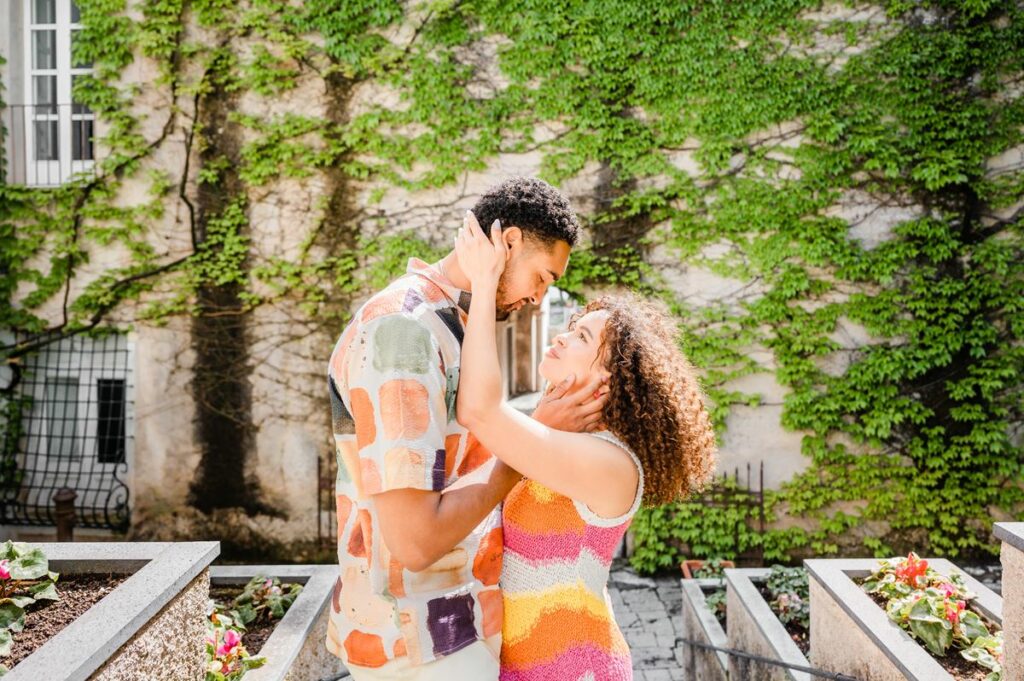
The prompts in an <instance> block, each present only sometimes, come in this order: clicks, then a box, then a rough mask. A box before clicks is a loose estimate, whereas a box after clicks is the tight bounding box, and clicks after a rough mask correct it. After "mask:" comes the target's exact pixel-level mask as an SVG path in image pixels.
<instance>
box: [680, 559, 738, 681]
mask: <svg viewBox="0 0 1024 681" xmlns="http://www.w3.org/2000/svg"><path fill="white" fill-rule="evenodd" d="M680 583H681V585H682V590H683V614H682V617H683V636H685V637H686V638H688V639H691V640H693V641H697V642H699V643H704V644H707V645H713V646H718V647H725V646H726V641H727V639H726V635H725V630H724V629H722V625H721V624H719V623H718V620H717V619H716V618H715V615H714V613H713V612H711V609H710V608H708V606H707V603H706V601H705V594H707V593H708V592H709V591H712V590H713V589H716V588H721V587H722V586H724V584H723V582H722V580H719V579H683V580H680ZM730 616H731V615H730ZM682 649H683V672H684V673H683V678H686V679H701V681H725V679H727V678H729V677H728V673H727V669H728V665H729V658H728V656H727V655H726V654H725V653H723V652H718V651H713V650H706V649H703V648H697V647H695V646H691V645H687V644H685V643H684V644H683V646H682Z"/></svg>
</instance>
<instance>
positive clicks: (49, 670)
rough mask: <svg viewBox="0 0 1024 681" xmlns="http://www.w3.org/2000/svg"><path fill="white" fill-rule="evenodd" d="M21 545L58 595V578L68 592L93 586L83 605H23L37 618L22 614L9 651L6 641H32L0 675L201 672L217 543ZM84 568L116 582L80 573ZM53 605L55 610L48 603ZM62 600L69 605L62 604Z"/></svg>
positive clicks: (78, 678)
mask: <svg viewBox="0 0 1024 681" xmlns="http://www.w3.org/2000/svg"><path fill="white" fill-rule="evenodd" d="M29 546H31V547H37V548H40V549H41V550H42V551H43V553H44V554H45V556H46V557H47V559H48V560H49V570H50V571H53V572H56V573H59V578H58V579H57V588H58V594H61V591H60V589H61V587H63V586H64V585H65V584H66V585H71V588H72V590H73V592H74V593H79V591H78V589H79V587H81V588H82V590H83V591H86V592H91V596H87V597H88V598H92V599H93V603H92V604H91V606H90V607H83V606H85V604H84V603H73V602H72V600H73V599H72V598H70V597H68V596H64V595H63V594H62V595H61V602H65V601H66V602H67V605H66V606H60V604H59V603H56V604H53V605H47V606H45V607H42V606H41V607H39V608H36V609H35V613H30V614H33V615H34V614H40V615H41V613H44V612H45V613H46V615H45V617H41V618H40V619H39V620H38V622H30V621H29V619H30V614H26V627H25V630H24V631H21V632H15V633H14V636H13V639H14V641H13V644H12V652H13V650H14V647H13V646H19V645H28V644H31V642H33V641H34V642H36V643H37V644H38V645H37V647H35V649H34V650H32V651H31V652H28V651H25V652H26V653H27V654H25V655H24V656H23V657H20V659H19V661H18V664H17V666H15V667H14V668H13V669H11V671H10V672H9V673H8V674H7V675H6V676H4V681H8V680H9V681H22V680H24V681H39V679H46V680H47V681H62V680H67V681H85V680H86V679H115V678H146V679H147V681H149V680H151V679H152V680H158V679H167V680H168V681H172V680H173V681H178V680H180V679H199V678H202V676H203V673H204V665H203V663H204V651H203V622H204V619H205V608H206V602H207V600H208V598H207V594H208V591H209V573H208V571H207V568H208V566H209V564H210V563H211V562H212V561H213V559H214V558H215V557H216V556H217V554H218V553H219V551H220V546H219V544H218V543H217V542H181V543H162V542H148V543H127V542H93V543H90V542H83V543H54V544H30V545H29ZM85 575H92V576H94V577H95V576H97V575H99V576H101V577H102V578H106V577H108V576H112V577H113V579H114V580H120V581H118V582H117V583H116V584H114V583H113V582H112V581H111V580H104V579H99V580H97V579H94V578H91V577H86V578H85V579H80V577H81V576H85ZM69 595H70V594H69ZM55 605H56V606H58V609H57V610H51V608H53V607H54V606H55ZM68 606H70V607H71V608H72V610H70V611H69V610H65V609H64V608H65V607H68ZM29 609H32V606H29ZM51 617H52V620H53V621H52V622H51ZM37 623H38V624H40V625H41V626H44V627H46V629H45V634H44V635H45V636H46V640H43V636H44V635H40V634H39V632H36V631H35V629H36V627H35V624H37ZM30 625H31V626H30ZM58 627H59V629H58ZM19 641H20V642H19Z"/></svg>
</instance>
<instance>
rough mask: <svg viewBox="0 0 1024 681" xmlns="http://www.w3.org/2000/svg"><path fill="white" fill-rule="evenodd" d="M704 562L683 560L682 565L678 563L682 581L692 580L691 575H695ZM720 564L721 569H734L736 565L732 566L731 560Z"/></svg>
mask: <svg viewBox="0 0 1024 681" xmlns="http://www.w3.org/2000/svg"><path fill="white" fill-rule="evenodd" d="M705 562H707V561H703V560H684V561H683V562H682V563H680V565H679V567H680V568H682V570H683V579H693V578H694V577H693V573H695V572H696V571H697V570H699V569H701V568H702V567H704V563H705ZM720 562H721V563H722V567H723V568H733V567H736V565H735V564H733V561H731V560H723V561H720Z"/></svg>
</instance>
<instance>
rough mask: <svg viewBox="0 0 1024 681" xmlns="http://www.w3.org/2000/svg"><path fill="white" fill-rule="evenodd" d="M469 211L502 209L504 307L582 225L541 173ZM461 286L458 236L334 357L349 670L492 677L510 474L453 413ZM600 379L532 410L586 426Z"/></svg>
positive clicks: (416, 264) (379, 302) (558, 264)
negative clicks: (503, 509)
mask: <svg viewBox="0 0 1024 681" xmlns="http://www.w3.org/2000/svg"><path fill="white" fill-rule="evenodd" d="M473 213H474V214H475V215H476V217H477V219H478V220H479V221H480V222H481V224H484V225H491V224H492V223H494V222H495V221H496V220H499V221H500V224H501V225H502V227H503V231H502V238H503V239H504V240H505V242H506V244H507V245H508V247H509V250H510V259H509V263H508V266H507V267H506V270H505V273H504V275H503V277H502V280H501V282H500V285H499V289H498V292H497V301H496V302H497V309H498V317H499V319H503V318H506V317H508V315H509V314H510V313H511V312H513V311H515V310H518V309H519V308H521V307H522V306H523V305H524V304H526V303H527V302H530V303H533V304H537V303H539V302H540V301H541V299H542V298H543V297H544V293H545V292H546V291H547V288H548V286H550V285H551V284H553V283H554V282H556V281H557V280H558V279H559V278H560V277H561V276H562V275H563V273H564V272H565V268H566V266H567V264H568V260H569V251H570V249H571V248H572V246H574V245H575V243H576V240H577V238H578V234H579V224H578V222H577V220H576V217H575V215H574V214H573V212H572V210H571V208H570V207H569V204H568V202H567V201H566V200H565V198H564V197H563V196H561V195H560V194H559V193H558V192H557V190H555V189H554V188H553V187H551V186H550V185H548V184H546V183H544V182H541V181H540V180H535V179H527V178H514V179H511V180H509V181H507V182H505V183H503V184H501V185H500V186H498V187H495V188H493V189H491V190H490V191H488V192H487V193H486V194H484V195H483V197H481V199H480V201H479V202H478V203H477V204H476V206H474V207H473ZM468 288H469V280H468V279H467V277H466V276H465V274H464V273H463V272H462V270H461V268H460V267H459V262H458V258H457V257H456V256H455V253H454V251H453V252H450V253H449V254H448V255H447V256H445V257H444V258H443V259H442V260H441V261H440V262H438V263H436V264H434V265H429V264H427V263H425V262H422V261H420V260H417V259H415V258H414V259H412V260H410V262H409V268H408V271H407V273H406V275H405V276H403V277H402V278H400V279H398V280H396V281H395V282H393V283H392V284H391V285H390V286H388V287H387V288H386V289H384V290H383V291H381V292H380V293H378V294H377V295H375V296H374V297H372V298H371V299H370V300H369V301H367V302H366V304H365V305H363V307H362V308H361V309H360V310H359V311H358V312H357V313H356V315H355V317H354V318H353V319H352V321H351V323H350V324H349V325H348V327H347V328H346V329H345V331H344V332H343V333H342V335H341V338H340V339H339V340H338V343H337V345H336V347H335V349H334V353H333V354H332V356H331V360H330V364H329V368H328V387H329V390H330V397H331V407H332V416H333V424H334V437H335V443H336V449H337V454H338V480H337V486H336V493H337V512H338V562H339V569H340V575H339V579H338V582H337V584H336V585H335V590H334V598H333V599H332V607H331V615H330V621H329V626H328V634H327V647H328V649H329V650H330V651H331V652H332V653H334V654H335V655H337V656H338V657H340V658H341V659H342V660H343V661H345V663H346V666H347V667H348V668H349V670H350V671H351V672H352V674H353V676H354V678H355V679H356V681H368V680H373V679H416V680H418V681H428V680H432V679H443V680H444V681H460V680H461V679H472V680H473V681H477V680H481V681H486V680H487V679H497V676H498V661H497V653H498V651H499V650H500V633H501V625H502V604H501V591H500V589H499V588H498V578H499V576H500V574H501V562H502V529H501V512H500V509H499V508H498V505H499V503H500V502H501V500H502V499H503V498H504V497H505V495H506V494H507V493H508V492H509V491H510V490H511V489H512V487H513V486H514V485H515V484H516V483H517V482H518V481H519V479H520V476H519V474H518V473H516V472H515V471H513V470H512V469H510V468H508V467H507V466H505V465H504V464H503V463H501V462H500V461H498V460H497V459H495V458H494V457H493V456H492V455H491V454H490V453H489V452H488V451H486V450H485V449H484V448H483V447H482V446H481V445H480V443H479V442H477V441H476V440H475V438H474V437H473V436H472V434H471V433H468V432H467V431H466V429H465V428H463V427H462V425H460V424H459V423H458V421H456V419H455V401H456V395H457V390H458V385H459V356H460V346H461V341H462V337H463V329H464V325H465V323H466V319H467V314H468V311H469V305H470V301H471V293H470V291H469V290H468ZM570 378H571V377H570ZM597 387H598V386H596V385H595V386H586V387H583V388H582V389H580V390H576V391H573V392H572V393H569V392H568V390H569V385H568V383H567V384H565V385H562V386H559V389H558V390H556V391H554V392H553V393H552V394H551V395H550V396H549V397H546V398H545V399H544V400H543V401H542V403H541V405H540V407H538V410H537V411H536V412H535V413H534V418H537V419H538V420H541V421H543V422H544V423H545V424H547V425H548V426H551V427H555V428H560V429H562V430H576V431H578V430H583V429H586V428H591V427H593V426H594V425H595V421H596V420H597V419H599V417H600V408H601V406H602V405H603V403H604V397H603V396H602V397H600V398H599V399H597V400H595V399H594V398H593V395H594V393H595V389H596V388H597ZM456 481H461V482H460V484H455V483H456ZM467 481H473V483H474V484H466V483H467Z"/></svg>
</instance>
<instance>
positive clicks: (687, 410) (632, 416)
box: [583, 295, 716, 506]
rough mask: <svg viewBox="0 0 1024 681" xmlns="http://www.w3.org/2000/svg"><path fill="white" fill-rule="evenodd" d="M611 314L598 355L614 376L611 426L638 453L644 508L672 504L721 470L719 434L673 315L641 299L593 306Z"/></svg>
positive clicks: (610, 299) (609, 299)
mask: <svg viewBox="0 0 1024 681" xmlns="http://www.w3.org/2000/svg"><path fill="white" fill-rule="evenodd" d="M596 310H605V311H606V312H607V313H608V320H607V322H606V324H605V327H604V340H603V341H602V347H601V350H599V354H598V357H600V358H601V360H602V361H603V362H604V363H605V367H606V368H607V369H608V371H609V372H610V373H611V377H610V378H609V380H608V388H609V393H608V404H607V405H606V406H605V409H604V422H605V424H606V425H607V427H608V429H609V430H611V431H612V432H613V433H615V435H617V436H618V437H619V438H620V439H621V440H622V441H623V442H625V443H627V444H628V445H629V446H630V448H631V449H632V450H633V451H634V452H635V453H636V455H637V457H638V458H639V459H640V463H641V464H642V465H643V471H644V505H645V506H653V505H657V504H664V503H669V502H671V501H675V500H677V499H681V498H684V497H686V496H688V495H689V494H690V493H691V492H693V491H696V490H699V489H700V488H702V487H703V486H704V484H705V483H706V482H708V480H709V479H710V477H711V475H712V474H713V473H714V467H715V454H716V447H715V433H714V430H713V429H712V428H711V418H710V416H709V415H708V412H707V409H706V408H705V406H704V396H703V394H702V392H701V389H700V385H699V384H698V383H697V377H696V375H695V373H694V370H693V366H692V365H691V364H690V362H689V361H688V360H687V359H686V357H685V356H684V355H683V353H682V351H681V350H680V348H679V346H678V344H677V340H676V333H677V329H676V327H675V325H674V324H673V323H672V320H671V317H669V315H668V314H666V313H664V312H662V311H661V310H659V309H658V308H657V307H656V306H655V305H653V304H652V303H650V302H648V301H645V300H643V299H642V298H639V297H637V296H635V295H627V296H606V297H602V298H598V299H596V300H594V301H592V302H591V303H590V304H588V305H587V306H586V308H585V309H584V310H583V314H586V313H588V312H594V311H596Z"/></svg>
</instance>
